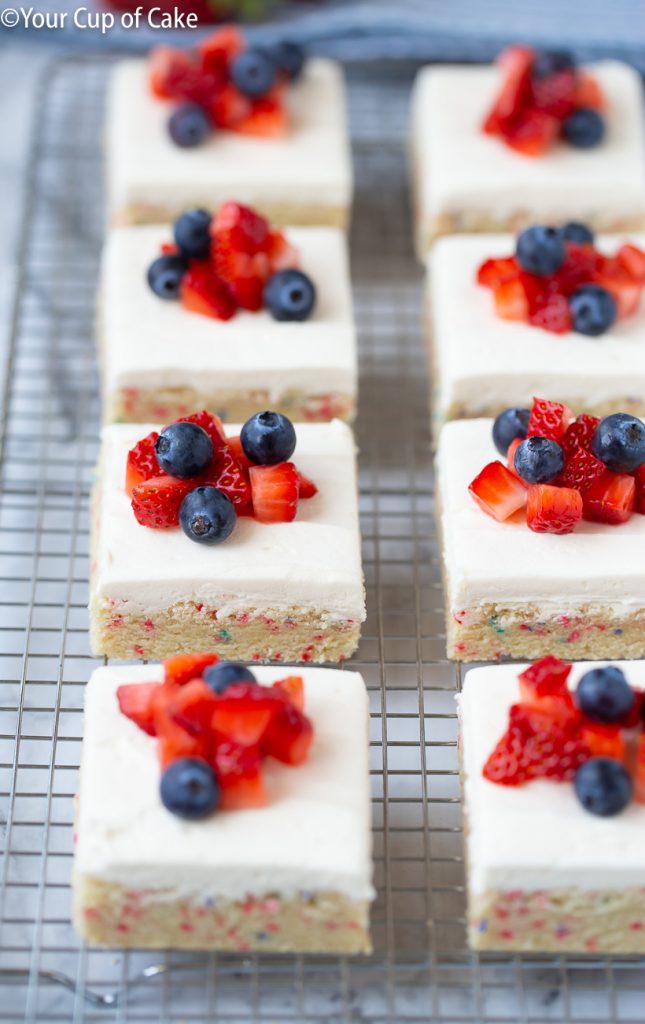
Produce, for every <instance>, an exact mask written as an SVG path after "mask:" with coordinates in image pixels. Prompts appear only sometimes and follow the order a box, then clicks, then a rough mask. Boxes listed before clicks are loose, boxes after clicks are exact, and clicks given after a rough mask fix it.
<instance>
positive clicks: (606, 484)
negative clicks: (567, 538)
mask: <svg viewBox="0 0 645 1024" xmlns="http://www.w3.org/2000/svg"><path fill="white" fill-rule="evenodd" d="M583 501H584V515H585V519H591V520H593V521H594V522H597V523H614V524H616V523H626V522H627V520H628V519H629V518H630V516H631V514H632V512H633V511H634V505H635V502H636V481H635V480H634V477H633V476H630V474H628V473H610V472H607V473H605V474H604V475H603V476H601V477H599V479H598V480H596V481H595V482H594V483H592V484H591V486H590V487H588V488H587V490H586V491H585V492H584V495H583Z"/></svg>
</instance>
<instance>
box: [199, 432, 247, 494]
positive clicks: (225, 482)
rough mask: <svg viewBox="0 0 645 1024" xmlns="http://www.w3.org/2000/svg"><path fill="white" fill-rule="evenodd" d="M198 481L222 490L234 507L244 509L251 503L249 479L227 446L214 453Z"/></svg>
mask: <svg viewBox="0 0 645 1024" xmlns="http://www.w3.org/2000/svg"><path fill="white" fill-rule="evenodd" d="M200 482H201V483H204V484H209V485H210V486H211V487H216V488H217V489H218V490H219V491H223V492H224V494H226V496H227V497H228V498H230V499H231V501H232V502H233V504H234V505H235V507H236V509H244V508H246V507H247V506H248V505H250V503H251V487H250V484H249V481H248V479H247V477H246V475H245V473H244V471H243V470H242V469H240V467H239V465H238V463H237V460H236V458H235V455H234V454H233V452H232V451H230V449H229V448H228V447H227V448H221V449H220V450H219V451H216V452H215V453H214V455H213V461H212V463H211V465H210V466H209V468H208V469H207V470H206V472H205V473H204V476H203V477H200Z"/></svg>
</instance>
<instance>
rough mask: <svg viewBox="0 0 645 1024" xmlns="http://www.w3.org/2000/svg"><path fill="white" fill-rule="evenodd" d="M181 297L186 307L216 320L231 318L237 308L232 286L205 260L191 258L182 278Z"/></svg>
mask: <svg viewBox="0 0 645 1024" xmlns="http://www.w3.org/2000/svg"><path fill="white" fill-rule="evenodd" d="M179 297H180V299H181V303H182V305H183V306H184V308H185V309H188V310H190V311H191V312H192V313H200V314H201V315H202V316H210V317H212V318H213V319H215V320H230V319H231V317H232V316H235V313H236V310H237V302H236V300H235V298H234V296H233V295H232V294H231V290H230V288H229V287H228V285H227V284H226V282H225V281H223V280H222V279H221V278H220V277H218V276H217V274H215V273H214V272H213V269H212V267H211V266H210V264H209V263H207V262H206V261H204V260H191V262H190V264H189V266H188V270H187V271H186V273H185V274H184V276H183V278H182V280H181V286H180V291H179Z"/></svg>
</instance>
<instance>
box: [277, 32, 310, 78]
mask: <svg viewBox="0 0 645 1024" xmlns="http://www.w3.org/2000/svg"><path fill="white" fill-rule="evenodd" d="M269 52H270V54H271V58H272V60H273V62H274V63H275V64H276V65H277V67H278V69H279V70H280V71H282V72H284V74H285V75H286V76H287V77H288V78H289V79H291V81H292V82H295V81H296V79H298V78H299V77H300V75H301V73H302V69H303V67H304V63H305V51H304V50H303V48H302V46H300V44H299V43H294V42H293V41H292V40H290V39H283V40H282V42H280V43H276V45H275V46H272V47H271V49H270V51H269Z"/></svg>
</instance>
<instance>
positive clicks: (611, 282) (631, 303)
mask: <svg viewBox="0 0 645 1024" xmlns="http://www.w3.org/2000/svg"><path fill="white" fill-rule="evenodd" d="M619 270H620V271H622V272H618V270H617V268H611V269H610V270H609V271H608V272H607V271H605V272H604V273H602V274H597V275H596V277H595V283H596V284H599V285H602V287H603V288H606V289H607V291H608V292H611V294H612V295H613V297H614V299H615V300H616V306H617V309H618V316H619V318H621V317H625V316H632V315H633V314H634V313H636V312H637V311H638V307H639V306H640V303H641V295H642V294H643V285H642V283H641V282H640V281H635V280H634V278H633V277H631V276H630V275H629V274H628V273H627V272H626V271H625V270H624V269H623V268H622V267H620V268H619Z"/></svg>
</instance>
